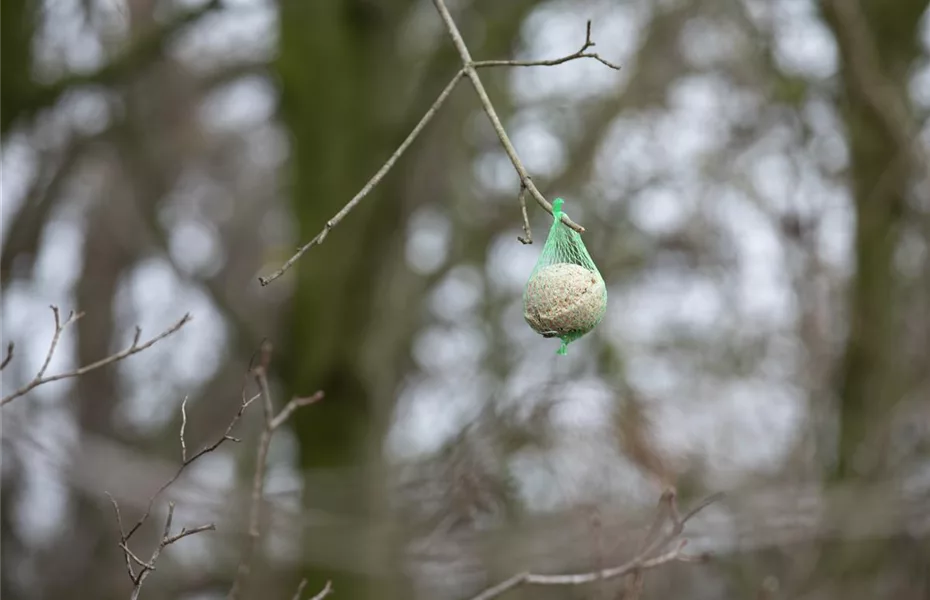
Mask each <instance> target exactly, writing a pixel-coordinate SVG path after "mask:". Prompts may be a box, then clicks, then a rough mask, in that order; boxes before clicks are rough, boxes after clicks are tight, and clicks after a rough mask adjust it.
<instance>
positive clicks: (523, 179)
mask: <svg viewBox="0 0 930 600" xmlns="http://www.w3.org/2000/svg"><path fill="white" fill-rule="evenodd" d="M439 4H442V3H439ZM437 6H438V5H437ZM442 6H443V7H442V8H441V9H440V12H442V11H443V9H444V8H445V7H444V5H442ZM446 14H448V11H446ZM449 22H450V23H451V17H450V18H449ZM452 27H453V28H454V27H455V25H454V24H452ZM454 31H455V33H454V34H453V38H455V37H456V36H458V38H459V40H461V36H460V35H458V30H457V29H455V30H454ZM594 45H595V44H594V42H593V41H591V22H590V21H588V25H587V34H586V36H585V42H584V44H583V45H582V47H581V49H580V50H578V51H577V52H575V53H573V54H569V55H567V56H563V57H561V58H553V59H549V60H485V61H478V62H474V61H472V60H471V57H470V56H469V55H468V50H467V48H465V45H464V43H462V46H461V48H460V53H461V49H465V54H464V55H463V56H462V60H463V65H464V66H463V68H462V69H460V70H459V72H458V73H456V74H455V76H454V77H453V78H452V80H451V81H450V82H449V83H448V85H446V87H445V88H444V89H443V90H442V93H440V94H439V97H438V98H436V101H435V102H433V105H432V106H430V108H429V110H427V111H426V114H424V115H423V117H422V118H421V119H420V121H419V123H417V124H416V126H415V127H414V128H413V131H411V132H410V134H409V135H408V136H407V138H406V139H405V140H404V141H403V142H402V143H401V145H400V146H398V148H397V150H395V151H394V154H392V155H391V156H390V157H389V158H388V159H387V161H386V162H385V163H384V164H383V165H382V166H381V168H380V169H378V171H377V172H376V173H375V174H374V176H372V178H371V179H369V180H368V183H366V184H365V186H364V187H363V188H362V189H361V190H360V191H359V192H358V193H357V194H356V195H355V196H354V197H353V198H352V199H351V200H349V202H348V203H347V204H346V205H345V206H344V207H342V209H341V210H340V211H339V212H338V213H336V215H335V216H333V218H331V219H330V220H329V221H327V222H326V225H325V226H324V227H323V229H322V231H320V232H319V233H318V234H317V235H316V237H314V238H313V239H312V240H310V241H309V242H307V243H306V244H304V245H303V246H301V247H300V248H299V249H298V250H297V252H296V253H295V254H294V255H293V256H291V257H290V258H289V259H287V261H286V262H285V263H284V264H283V265H281V267H280V268H278V270H277V271H275V272H274V273H272V274H271V275H268V276H267V277H259V278H258V281H259V283H261V285H262V286H266V285H268V284H269V283H271V282H272V281H274V280H275V279H277V278H279V277H281V276H282V275H284V273H285V272H286V271H287V270H288V269H290V268H291V267H293V266H294V263H296V262H297V261H298V260H300V258H301V257H302V256H303V255H304V253H306V252H307V250H309V249H310V248H312V247H313V246H316V245H318V244H322V243H323V240H325V239H326V236H327V235H328V234H329V231H330V230H331V229H332V228H333V227H335V226H336V225H338V224H339V222H340V221H342V219H343V218H344V217H345V216H346V215H347V214H348V213H349V212H350V211H351V210H352V209H353V208H355V206H356V205H357V204H358V203H359V202H361V200H362V199H363V198H364V197H365V196H367V195H368V194H369V193H371V190H372V189H374V187H375V186H376V185H378V183H379V182H380V181H381V180H382V179H383V178H384V176H385V175H387V173H388V171H390V170H391V168H393V166H394V164H395V163H396V162H397V160H398V159H399V158H400V157H401V156H402V155H403V154H404V152H406V151H407V148H409V147H410V145H411V144H412V143H413V141H414V140H415V139H416V138H417V137H418V136H419V135H420V133H421V132H422V131H423V129H424V128H425V127H426V125H427V124H428V123H429V122H430V121H431V120H432V119H433V117H434V116H435V115H436V113H437V112H438V111H439V108H440V107H441V106H442V105H443V103H445V101H446V99H447V98H448V97H449V95H450V94H451V93H452V90H454V89H455V86H456V85H458V82H459V80H461V78H462V77H463V76H468V78H469V79H471V80H472V84H473V85H475V89H476V90H477V91H478V95H479V97H480V98H481V101H482V106H483V107H484V110H485V112H487V113H488V116H489V117H490V118H491V123H492V125H494V130H495V131H496V132H497V135H498V137H499V138H500V140H501V143H502V144H503V145H504V150H505V151H507V155H508V156H509V157H510V159H511V161H512V162H513V163H514V168H515V169H516V170H517V174H518V175H519V176H520V185H521V186H522V187H523V188H526V189H528V190H529V191H530V193H531V194H532V195H533V198H534V199H535V200H536V201H537V202H538V203H539V204H540V206H542V207H543V208H544V209H545V210H546V211H547V212H549V214H552V205H551V204H549V202H548V201H546V199H545V198H544V197H543V195H542V194H541V193H540V192H539V190H538V189H536V186H535V185H534V184H533V182H532V180H531V179H530V176H529V174H528V173H527V171H526V168H525V167H524V166H523V163H522V162H521V161H520V158H519V157H518V156H517V153H516V151H515V150H514V148H513V144H511V142H510V139H509V138H508V137H507V134H506V132H504V129H503V126H502V125H501V124H500V119H498V117H497V113H496V112H495V111H494V107H493V106H492V105H491V101H490V100H489V99H488V97H487V93H486V92H485V91H484V87H483V86H482V85H481V81H480V79H478V74H477V73H476V72H475V70H476V69H483V68H488V67H551V66H555V65H560V64H563V63H566V62H569V61H572V60H578V59H580V58H593V59H595V60H597V61H599V62H601V63H603V64H604V65H606V66H608V67H610V68H611V69H620V67H619V66H617V65H615V64H613V63H611V62H610V61H608V60H606V59H604V58H603V57H601V56H600V55H599V54H597V53H593V52H587V50H588V49H589V48H591V47H592V46H594ZM479 88H480V89H479ZM525 212H526V210H525V208H524V213H525ZM562 222H563V223H565V224H566V225H568V226H569V227H571V228H572V229H574V230H575V231H578V232H579V233H584V228H583V227H581V226H580V225H578V224H577V223H575V222H574V221H572V220H571V219H570V218H568V215H566V214H564V213H563V215H562ZM527 227H528V225H527ZM521 241H522V240H521ZM524 243H526V242H524Z"/></svg>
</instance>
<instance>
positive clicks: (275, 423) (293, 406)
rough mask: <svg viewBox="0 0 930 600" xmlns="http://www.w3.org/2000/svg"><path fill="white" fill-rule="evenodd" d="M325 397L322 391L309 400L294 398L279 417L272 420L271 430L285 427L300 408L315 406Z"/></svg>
mask: <svg viewBox="0 0 930 600" xmlns="http://www.w3.org/2000/svg"><path fill="white" fill-rule="evenodd" d="M324 396H325V394H324V393H323V391H322V390H320V391H318V392H316V393H315V394H313V395H312V396H308V397H307V398H294V399H293V400H291V401H290V402H288V403H287V405H286V406H285V407H284V408H282V409H281V412H279V413H278V416H276V417H275V418H274V419H272V420H271V429H273V430H274V429H277V428H278V427H280V426H281V425H283V424H284V423H285V421H287V420H288V419H289V418H290V416H291V415H292V414H293V413H294V411H295V410H297V409H298V408H303V407H304V406H310V405H311V404H315V403H316V402H319V401H320V400H322V399H323V397H324Z"/></svg>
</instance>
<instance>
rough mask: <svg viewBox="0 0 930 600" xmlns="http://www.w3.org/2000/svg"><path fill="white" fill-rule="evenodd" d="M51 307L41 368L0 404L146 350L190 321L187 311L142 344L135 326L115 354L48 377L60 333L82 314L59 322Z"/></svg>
mask: <svg viewBox="0 0 930 600" xmlns="http://www.w3.org/2000/svg"><path fill="white" fill-rule="evenodd" d="M51 308H52V312H53V313H54V315H55V333H54V335H53V336H52V342H51V344H50V345H49V349H48V354H46V356H45V362H44V363H43V364H42V368H41V369H39V372H38V374H36V376H35V377H34V378H33V380H32V381H30V382H29V383H27V384H26V385H24V386H23V387H21V388H19V389H18V390H16V391H15V392H13V393H12V394H10V395H9V396H6V397H4V398H3V399H2V400H0V406H3V405H6V404H8V403H10V402H12V401H13V400H15V399H17V398H19V397H20V396H23V395H25V394H27V393H29V392H30V391H32V390H33V389H34V388H36V387H38V386H40V385H43V384H46V383H51V382H53V381H60V380H62V379H69V378H72V377H80V376H81V375H84V374H85V373H89V372H90V371H94V370H96V369H99V368H101V367H105V366H107V365H111V364H113V363H115V362H119V361H121V360H123V359H125V358H128V357H130V356H132V355H133V354H138V353H139V352H142V351H143V350H147V349H148V348H151V347H152V346H153V345H155V344H156V343H158V342H159V341H161V340H163V339H165V338H166V337H168V336H170V335H172V334H173V333H175V332H177V331H178V330H179V329H181V328H182V327H184V326H185V325H187V323H189V322H190V321H191V316H190V314H189V313H188V314H186V315H184V316H183V317H182V318H181V320H180V321H178V322H177V323H175V324H174V325H172V326H171V327H169V328H168V329H166V330H165V331H163V332H161V333H159V334H158V335H156V336H155V337H153V338H152V339H150V340H149V341H147V342H145V343H144V344H139V337H140V335H141V332H142V330H141V329H139V328H138V327H136V332H135V336H134V337H133V341H132V344H131V345H130V346H129V347H128V348H126V349H125V350H123V351H122V352H117V353H116V354H113V355H110V356H108V357H106V358H102V359H100V360H98V361H97V362H95V363H91V364H89V365H87V366H84V367H81V368H79V369H74V370H73V371H68V372H66V373H59V374H58V375H51V376H49V377H45V371H46V370H47V369H48V366H49V364H50V363H51V361H52V356H53V355H54V354H55V349H56V348H57V346H58V340H59V339H60V338H61V333H62V332H63V331H64V330H65V328H66V327H68V325H71V324H72V323H74V322H75V321H77V320H78V319H79V318H81V317H82V316H83V313H78V314H74V313H73V312H72V313H70V314H69V316H68V319H67V320H66V321H65V322H64V323H61V321H60V317H59V313H58V307H57V306H52V307H51Z"/></svg>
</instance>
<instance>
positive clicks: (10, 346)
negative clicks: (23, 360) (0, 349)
mask: <svg viewBox="0 0 930 600" xmlns="http://www.w3.org/2000/svg"><path fill="white" fill-rule="evenodd" d="M13 347H14V344H13V342H10V343H9V344H7V347H6V357H5V358H4V359H3V362H2V363H0V371H2V370H3V369H5V368H6V366H7V365H8V364H10V361H11V360H13Z"/></svg>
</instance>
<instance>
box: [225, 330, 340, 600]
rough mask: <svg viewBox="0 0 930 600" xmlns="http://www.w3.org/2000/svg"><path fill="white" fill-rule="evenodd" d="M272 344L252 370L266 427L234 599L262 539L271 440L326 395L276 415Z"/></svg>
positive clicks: (290, 405) (296, 402) (297, 400)
mask: <svg viewBox="0 0 930 600" xmlns="http://www.w3.org/2000/svg"><path fill="white" fill-rule="evenodd" d="M271 350H272V348H271V344H270V343H268V342H265V343H263V344H262V348H261V350H260V355H259V361H258V365H257V366H255V368H253V369H252V374H253V376H254V377H255V383H256V384H257V385H258V389H259V394H260V396H261V398H262V406H263V407H264V411H263V414H264V427H263V428H262V434H261V437H260V438H259V442H258V452H257V456H256V461H255V475H254V477H253V478H252V498H251V505H250V507H249V533H248V538H246V542H245V547H244V548H243V551H242V557H241V558H240V561H239V567H238V568H237V569H236V578H235V580H234V581H233V585H232V588H231V589H230V591H229V598H231V599H232V600H235V599H236V598H239V596H240V595H241V594H242V590H243V588H244V586H245V585H246V582H247V581H248V578H249V576H250V575H251V574H252V561H253V560H254V555H255V548H256V546H257V545H258V539H259V538H260V537H261V527H260V521H261V519H260V516H261V504H262V495H263V493H264V489H265V469H266V467H267V464H266V463H267V460H268V448H269V447H270V446H271V437H272V436H273V435H274V432H275V430H276V429H277V428H278V427H280V426H281V425H283V424H284V423H285V422H287V419H288V418H290V416H291V415H292V414H293V413H294V411H296V410H297V409H298V408H300V407H302V406H309V405H310V404H313V403H315V402H317V401H319V400H322V399H323V392H322V391H319V392H316V393H315V394H313V395H312V396H309V397H307V398H294V399H292V400H291V401H290V402H288V403H287V405H285V407H284V408H283V409H281V412H279V413H278V414H277V415H275V414H274V403H273V402H272V399H271V391H270V389H269V387H268V365H269V363H270V362H271ZM302 591H303V589H302V587H301V588H298V591H297V597H299V596H300V593H301V592H302ZM331 591H332V590H331V586H330V585H329V584H328V583H327V585H326V587H325V588H324V589H323V591H322V592H320V594H318V595H317V596H315V598H324V597H325V596H327V595H328V594H329V593H330V592H331Z"/></svg>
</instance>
